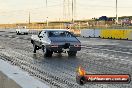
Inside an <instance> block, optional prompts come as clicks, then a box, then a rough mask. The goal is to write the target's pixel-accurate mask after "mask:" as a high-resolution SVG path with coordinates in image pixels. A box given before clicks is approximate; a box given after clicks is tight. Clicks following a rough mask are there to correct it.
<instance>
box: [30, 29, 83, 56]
mask: <svg viewBox="0 0 132 88" xmlns="http://www.w3.org/2000/svg"><path fill="white" fill-rule="evenodd" d="M31 43H32V44H33V48H34V50H33V52H34V53H36V50H39V49H42V50H43V52H44V56H46V57H52V54H53V53H63V52H65V53H68V55H69V56H76V53H77V51H80V50H81V42H80V41H79V40H78V39H77V38H76V37H75V36H74V35H73V34H72V33H70V32H69V31H68V30H66V29H45V30H42V31H40V33H39V34H38V35H32V36H31Z"/></svg>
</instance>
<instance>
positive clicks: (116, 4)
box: [116, 0, 118, 24]
mask: <svg viewBox="0 0 132 88" xmlns="http://www.w3.org/2000/svg"><path fill="white" fill-rule="evenodd" d="M117 3H118V1H117V0H116V24H118V4H117Z"/></svg>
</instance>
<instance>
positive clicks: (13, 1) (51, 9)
mask: <svg viewBox="0 0 132 88" xmlns="http://www.w3.org/2000/svg"><path fill="white" fill-rule="evenodd" d="M63 1H64V0H47V2H48V3H47V7H46V0H0V23H25V22H28V18H29V12H30V15H31V22H44V21H46V17H47V16H48V20H49V21H52V20H63V19H64V17H65V16H67V17H68V16H69V15H70V16H69V17H71V11H70V12H69V15H68V11H67V10H66V11H64V12H63V10H64V8H63V7H64V6H63ZM66 1H67V2H68V0H66ZM69 1H70V5H71V1H72V0H69ZM117 1H118V16H132V0H117ZM115 6H116V0H76V15H75V19H91V18H93V17H96V18H98V17H100V16H108V17H115V14H116V13H115V12H116V9H115ZM65 8H68V4H67V3H66V4H65ZM69 8H70V9H71V6H70V7H69ZM64 13H65V14H67V15H64Z"/></svg>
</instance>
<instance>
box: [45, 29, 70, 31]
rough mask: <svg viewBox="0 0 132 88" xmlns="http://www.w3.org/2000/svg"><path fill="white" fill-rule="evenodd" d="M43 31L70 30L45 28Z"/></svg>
mask: <svg viewBox="0 0 132 88" xmlns="http://www.w3.org/2000/svg"><path fill="white" fill-rule="evenodd" d="M43 31H68V30H67V29H43Z"/></svg>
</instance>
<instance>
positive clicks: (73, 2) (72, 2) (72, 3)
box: [72, 0, 74, 23]
mask: <svg viewBox="0 0 132 88" xmlns="http://www.w3.org/2000/svg"><path fill="white" fill-rule="evenodd" d="M72 22H73V23H74V1H73V0H72Z"/></svg>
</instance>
